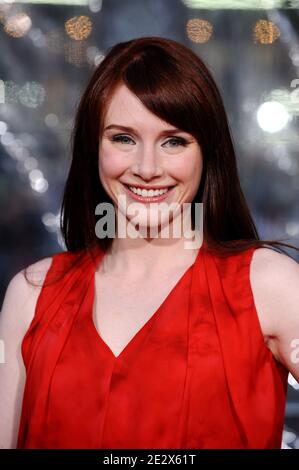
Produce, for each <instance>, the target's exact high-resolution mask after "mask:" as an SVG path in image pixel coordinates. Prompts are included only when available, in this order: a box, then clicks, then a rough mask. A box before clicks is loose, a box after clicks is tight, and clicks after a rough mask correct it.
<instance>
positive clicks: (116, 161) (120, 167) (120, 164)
mask: <svg viewBox="0 0 299 470" xmlns="http://www.w3.org/2000/svg"><path fill="white" fill-rule="evenodd" d="M125 169H126V164H125V158H124V156H123V155H119V154H118V153H117V151H116V150H115V149H111V148H109V147H108V146H103V147H100V149H99V171H100V176H101V177H103V178H115V177H117V176H119V175H120V174H122V173H123V172H124V170H125Z"/></svg>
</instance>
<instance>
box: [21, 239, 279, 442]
mask: <svg viewBox="0 0 299 470" xmlns="http://www.w3.org/2000/svg"><path fill="white" fill-rule="evenodd" d="M253 252H254V248H250V249H247V250H245V251H243V252H242V253H238V254H234V255H229V256H226V257H224V258H223V257H220V256H218V255H215V254H212V253H211V252H208V251H207V250H206V248H205V244H203V245H202V247H201V248H200V250H199V252H198V255H197V258H196V261H195V263H194V264H193V265H192V266H191V267H189V268H188V270H187V271H186V272H185V273H184V274H183V276H182V277H181V278H180V280H179V281H178V282H177V284H176V286H175V287H174V288H173V289H172V290H171V292H170V293H169V294H168V296H167V297H166V299H165V300H164V302H163V303H162V304H161V305H160V307H159V308H158V310H157V311H156V312H155V313H154V314H153V315H152V316H151V318H150V319H149V320H148V321H147V323H146V324H145V325H144V326H143V327H142V328H141V329H140V330H139V332H138V333H137V334H136V335H135V336H134V337H133V339H132V340H131V341H130V342H129V344H128V345H127V346H126V347H125V349H124V350H123V351H122V352H121V354H120V355H119V356H117V357H116V356H114V354H113V353H112V351H111V350H110V348H109V347H108V346H107V344H106V343H105V342H104V341H103V339H102V338H101V337H100V335H99V334H98V332H97V330H96V328H95V325H94V323H93V318H92V307H93V299H94V280H95V279H94V275H95V269H96V266H98V264H99V263H100V262H101V260H102V258H103V255H104V252H103V251H101V250H100V249H99V248H98V249H97V254H96V259H95V260H94V261H93V260H92V258H90V256H89V255H88V254H87V253H86V254H84V253H83V252H82V253H83V256H82V258H81V259H80V262H79V263H77V265H76V266H75V267H73V268H72V269H70V270H69V271H68V273H67V274H66V275H65V277H64V278H63V281H60V282H58V283H54V284H49V285H44V286H43V288H42V290H41V293H40V295H39V297H38V301H37V305H36V311H35V316H34V318H33V320H32V323H31V325H30V327H29V329H28V330H27V332H26V335H25V336H24V338H23V341H22V355H23V360H24V364H25V367H26V372H27V378H26V385H25V391H24V397H23V406H22V415H21V421H20V427H19V435H18V444H17V447H18V448H97V449H99V448H106V449H116V448H131V449H138V448H152V449H154V448H157V449H159V448H160V449H166V448H168V449H172V448H173V449H175V448H176V449H183V448H185V449H188V448H202V449H204V448H222V449H224V448H227V449H228V448H230V449H232V448H280V447H281V439H282V430H283V423H284V412H285V401H286V391H287V376H288V371H287V370H286V369H285V368H284V367H283V366H282V365H281V364H280V363H278V362H277V361H276V360H275V359H274V357H273V355H272V353H271V351H270V350H269V349H268V348H267V347H266V345H265V343H264V339H263V334H262V331H261V327H260V324H259V320H258V316H257V312H256V309H255V305H254V299H253V295H252V290H251V285H250V278H249V269H250V262H251V259H252V255H253ZM75 256H77V255H75V254H71V253H67V252H62V253H58V254H56V255H54V257H53V260H52V265H51V267H50V269H49V271H48V273H47V277H46V282H47V281H49V280H51V278H52V276H53V278H54V277H55V275H57V273H58V272H59V271H61V269H63V268H64V266H65V265H66V263H68V262H69V261H70V260H71V259H74V257H75Z"/></svg>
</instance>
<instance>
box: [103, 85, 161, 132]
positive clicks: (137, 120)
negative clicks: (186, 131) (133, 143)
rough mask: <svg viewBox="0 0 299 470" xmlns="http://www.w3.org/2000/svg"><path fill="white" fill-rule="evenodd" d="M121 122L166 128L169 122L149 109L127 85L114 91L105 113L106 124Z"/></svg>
mask: <svg viewBox="0 0 299 470" xmlns="http://www.w3.org/2000/svg"><path fill="white" fill-rule="evenodd" d="M110 124H120V125H125V126H130V127H134V128H138V129H153V130H154V129H160V130H161V129H164V128H168V127H169V123H167V122H166V121H163V120H161V119H160V118H159V117H158V116H156V115H155V114H153V113H152V112H151V111H149V110H148V109H147V108H146V107H145V106H144V105H143V103H142V102H141V101H140V100H139V98H137V96H136V95H134V93H132V92H131V91H130V90H129V89H128V88H127V87H126V86H125V85H123V84H122V85H120V86H119V87H118V88H117V89H116V91H115V92H114V93H113V95H112V98H111V100H110V102H109V105H108V107H107V112H106V115H105V126H108V125H110Z"/></svg>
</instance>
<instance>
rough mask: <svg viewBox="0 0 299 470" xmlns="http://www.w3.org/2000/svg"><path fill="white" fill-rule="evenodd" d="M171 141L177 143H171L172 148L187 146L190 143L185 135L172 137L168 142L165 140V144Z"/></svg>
mask: <svg viewBox="0 0 299 470" xmlns="http://www.w3.org/2000/svg"><path fill="white" fill-rule="evenodd" d="M169 143H174V144H175V145H170V148H176V147H178V146H180V145H181V146H182V147H186V146H187V145H188V142H187V140H186V139H183V137H172V138H171V139H169V140H167V142H165V144H163V145H166V144H169Z"/></svg>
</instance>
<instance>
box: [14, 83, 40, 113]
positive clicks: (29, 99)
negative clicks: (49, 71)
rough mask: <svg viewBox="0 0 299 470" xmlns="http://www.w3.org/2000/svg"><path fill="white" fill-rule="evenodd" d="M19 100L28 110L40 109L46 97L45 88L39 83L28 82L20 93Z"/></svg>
mask: <svg viewBox="0 0 299 470" xmlns="http://www.w3.org/2000/svg"><path fill="white" fill-rule="evenodd" d="M18 96H19V100H20V103H22V104H23V105H24V106H26V107H27V108H38V107H39V106H41V105H42V104H43V102H44V100H45V97H46V91H45V89H44V87H43V86H42V85H41V84H40V83H38V82H27V83H26V84H25V85H24V86H22V88H21V89H20V91H19V94H18Z"/></svg>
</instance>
